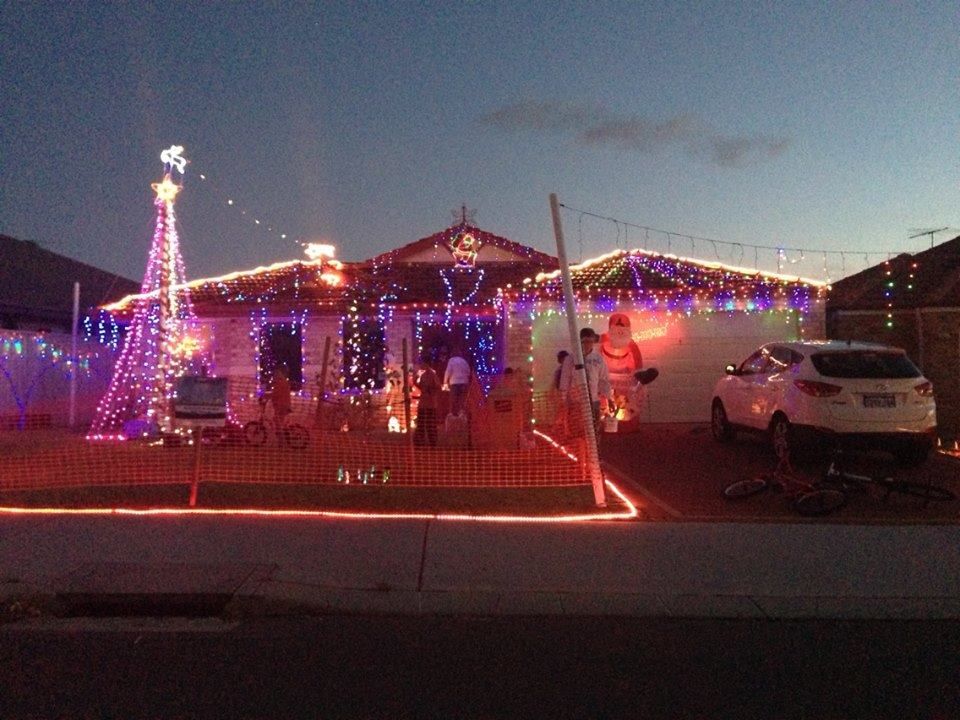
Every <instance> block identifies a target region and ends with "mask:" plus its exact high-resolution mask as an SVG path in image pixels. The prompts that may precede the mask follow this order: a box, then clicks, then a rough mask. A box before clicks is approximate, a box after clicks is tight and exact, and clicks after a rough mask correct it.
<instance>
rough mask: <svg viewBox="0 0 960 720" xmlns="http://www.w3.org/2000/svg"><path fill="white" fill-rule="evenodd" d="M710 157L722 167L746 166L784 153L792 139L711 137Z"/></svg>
mask: <svg viewBox="0 0 960 720" xmlns="http://www.w3.org/2000/svg"><path fill="white" fill-rule="evenodd" d="M709 144H710V159H711V160H712V161H713V162H715V163H716V164H717V165H719V166H721V167H744V166H745V165H752V164H754V163H756V162H760V161H762V160H764V159H767V158H775V157H779V156H781V155H783V154H784V153H785V152H786V151H787V148H789V147H790V139H789V138H782V137H765V136H759V137H753V138H751V137H722V136H720V135H716V136H714V137H711V138H709Z"/></svg>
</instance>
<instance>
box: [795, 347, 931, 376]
mask: <svg viewBox="0 0 960 720" xmlns="http://www.w3.org/2000/svg"><path fill="white" fill-rule="evenodd" d="M810 361H811V362H812V363H813V366H814V367H815V368H816V369H817V372H818V373H820V374H821V375H823V376H824V377H834V378H859V379H863V378H866V379H874V378H876V379H880V378H886V379H889V380H893V379H901V378H916V377H920V371H919V370H918V369H917V366H916V365H914V364H913V363H912V362H910V358H908V357H907V356H906V355H904V354H903V353H898V352H884V351H878V350H856V351H849V352H836V353H817V354H815V355H811V356H810Z"/></svg>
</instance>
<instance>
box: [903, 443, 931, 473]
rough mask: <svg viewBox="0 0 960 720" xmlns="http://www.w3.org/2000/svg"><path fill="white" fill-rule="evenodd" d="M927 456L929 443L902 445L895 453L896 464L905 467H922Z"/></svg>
mask: <svg viewBox="0 0 960 720" xmlns="http://www.w3.org/2000/svg"><path fill="white" fill-rule="evenodd" d="M929 454H930V443H928V442H923V441H914V442H908V443H904V444H903V445H902V446H901V447H900V448H898V449H897V451H896V452H895V455H896V458H897V462H898V463H900V464H901V465H905V466H907V467H916V466H918V465H923V463H924V462H926V459H927V456H928V455H929Z"/></svg>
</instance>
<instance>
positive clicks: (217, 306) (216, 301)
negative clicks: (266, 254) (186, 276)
mask: <svg viewBox="0 0 960 720" xmlns="http://www.w3.org/2000/svg"><path fill="white" fill-rule="evenodd" d="M368 274H369V273H367V271H366V270H365V268H364V267H363V265H362V264H358V263H353V264H350V265H346V264H341V263H335V264H334V265H333V266H331V265H330V264H329V263H326V264H325V263H322V262H321V261H319V260H316V261H314V260H307V261H299V260H291V261H287V262H281V263H275V264H274V265H270V266H267V267H259V268H255V269H253V270H247V271H242V272H234V273H230V274H228V275H222V276H220V277H213V278H202V279H200V280H193V281H191V282H189V283H187V284H186V285H184V286H182V288H181V297H185V296H186V294H187V293H189V297H190V301H191V302H192V304H193V307H194V310H195V311H196V312H198V313H199V314H200V315H205V314H232V313H247V312H249V311H250V310H251V309H252V308H255V307H257V306H264V307H270V306H275V305H282V306H283V307H284V308H289V307H294V308H296V307H311V308H317V307H318V306H324V305H328V306H338V307H339V306H340V305H341V304H342V302H343V298H344V288H347V287H356V286H357V284H358V283H359V284H366V283H368V282H369V281H368V280H364V278H366V277H367V275H368ZM138 297H140V296H138V295H131V296H128V297H125V298H123V299H122V300H121V301H120V302H117V303H114V304H113V305H108V306H107V307H106V308H105V309H107V310H109V311H111V312H113V313H115V314H118V315H120V316H123V315H125V314H126V313H128V312H129V311H130V310H131V308H132V307H133V303H134V302H135V301H136V300H137V298H138Z"/></svg>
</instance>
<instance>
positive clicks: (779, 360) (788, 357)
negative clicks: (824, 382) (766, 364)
mask: <svg viewBox="0 0 960 720" xmlns="http://www.w3.org/2000/svg"><path fill="white" fill-rule="evenodd" d="M801 360H803V355H801V354H800V353H798V352H796V351H794V350H791V349H790V348H786V347H780V346H776V347H773V348H770V361H771V365H772V367H771V368H770V372H783V371H784V370H786V369H788V368H790V367H792V366H794V365H798V364H800V361H801Z"/></svg>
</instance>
